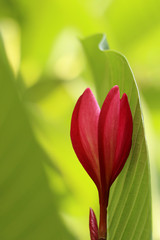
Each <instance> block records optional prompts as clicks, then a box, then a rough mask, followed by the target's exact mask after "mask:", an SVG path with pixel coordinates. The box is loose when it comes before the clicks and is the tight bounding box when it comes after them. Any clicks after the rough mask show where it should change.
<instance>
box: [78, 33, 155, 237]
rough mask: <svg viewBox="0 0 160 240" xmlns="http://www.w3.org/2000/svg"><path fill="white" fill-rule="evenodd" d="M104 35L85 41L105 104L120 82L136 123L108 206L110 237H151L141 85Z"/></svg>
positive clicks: (87, 54)
mask: <svg viewBox="0 0 160 240" xmlns="http://www.w3.org/2000/svg"><path fill="white" fill-rule="evenodd" d="M101 39H102V35H96V36H93V37H89V38H87V39H85V40H83V41H82V44H83V47H84V50H85V53H86V56H87V58H88V61H89V64H90V68H91V72H92V74H93V79H94V81H95V86H96V90H97V95H98V100H99V104H100V105H102V103H103V101H104V98H105V97H106V95H107V93H108V91H109V90H110V89H111V88H112V87H113V86H114V85H118V86H119V88H120V93H121V95H122V94H123V93H124V92H125V93H126V94H127V95H128V99H129V103H130V107H131V111H132V115H133V120H134V126H133V143H132V149H131V152H130V155H129V158H128V160H127V163H126V164H125V167H124V169H123V170H122V172H121V174H120V176H119V177H118V178H117V180H116V181H115V183H114V184H113V186H112V187H111V192H110V198H109V206H108V238H107V239H108V240H117V239H118V240H128V239H129V240H150V239H151V188H150V170H149V161H148V152H147V147H146V140H145V134H144V128H143V118H142V113H141V108H140V100H139V93H138V88H137V85H136V82H135V79H134V76H133V73H132V71H131V68H130V66H129V64H128V62H127V60H126V59H125V57H124V56H123V55H121V54H120V53H117V52H115V51H111V50H107V51H104V50H102V49H101V50H100V48H99V47H98V46H99V42H100V41H101Z"/></svg>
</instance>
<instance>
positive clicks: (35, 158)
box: [0, 39, 74, 240]
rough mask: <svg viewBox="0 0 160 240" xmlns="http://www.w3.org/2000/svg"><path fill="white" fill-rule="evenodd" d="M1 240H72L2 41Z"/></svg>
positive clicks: (44, 155)
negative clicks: (61, 215) (61, 214)
mask: <svg viewBox="0 0 160 240" xmlns="http://www.w3.org/2000/svg"><path fill="white" fill-rule="evenodd" d="M0 115H1V118H0V229H1V230H0V239H3V240H22V239H23V240H36V239H37V240H44V239H46V240H51V239H52V240H53V239H62V240H66V239H68V240H72V239H74V238H73V237H72V235H71V234H70V233H69V231H68V230H67V228H66V226H65V224H64V222H63V220H62V218H61V217H60V213H59V201H60V200H61V199H60V196H59V195H58V194H57V193H55V191H54V190H53V189H52V190H51V187H50V183H49V179H48V176H47V171H46V169H47V168H49V169H50V171H52V172H53V173H55V172H56V169H55V166H54V165H53V164H52V162H51V160H50V159H49V157H48V156H47V155H46V153H45V152H44V151H43V149H42V148H41V147H40V145H39V144H38V143H37V141H36V139H35V137H34V134H33V132H32V128H31V126H30V123H29V121H28V117H27V112H26V111H25V108H24V106H23V103H22V102H21V101H20V99H19V96H18V93H17V89H16V86H15V80H14V76H13V74H12V71H11V69H10V67H9V65H8V62H7V59H6V55H5V52H4V48H3V43H2V39H0Z"/></svg>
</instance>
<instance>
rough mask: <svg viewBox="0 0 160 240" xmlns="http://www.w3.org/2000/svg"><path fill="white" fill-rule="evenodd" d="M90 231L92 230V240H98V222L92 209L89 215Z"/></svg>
mask: <svg viewBox="0 0 160 240" xmlns="http://www.w3.org/2000/svg"><path fill="white" fill-rule="evenodd" d="M89 229H90V237H91V240H98V226H97V220H96V216H95V214H94V211H93V210H92V208H90V214H89Z"/></svg>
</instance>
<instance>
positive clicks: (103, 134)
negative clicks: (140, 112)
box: [71, 86, 133, 239]
mask: <svg viewBox="0 0 160 240" xmlns="http://www.w3.org/2000/svg"><path fill="white" fill-rule="evenodd" d="M132 131H133V120H132V114H131V110H130V106H129V103H128V98H127V95H126V94H125V93H124V94H123V96H122V98H121V99H120V93H119V87H118V86H114V87H113V88H112V89H111V90H110V91H109V93H108V95H107V97H106V99H105V101H104V103H103V105H102V109H100V108H99V106H98V103H97V101H96V99H95V97H94V95H93V93H92V92H91V90H90V89H89V88H87V89H86V90H85V91H84V93H83V94H82V95H81V96H80V98H79V99H78V101H77V104H76V106H75V108H74V111H73V115H72V121H71V141H72V145H73V148H74V150H75V153H76V155H77V157H78V159H79V161H80V162H81V164H82V165H83V167H84V169H85V170H86V171H87V173H88V174H89V176H90V177H91V178H92V180H93V181H94V183H95V184H96V186H97V188H98V192H99V201H100V225H99V239H100V238H102V239H105V237H106V236H105V235H106V208H107V206H108V198H109V189H110V187H111V185H112V183H113V182H114V180H115V179H116V177H117V176H118V175H119V173H120V172H121V170H122V168H123V166H124V164H125V162H126V160H127V158H128V155H129V153H130V149H131V144H132Z"/></svg>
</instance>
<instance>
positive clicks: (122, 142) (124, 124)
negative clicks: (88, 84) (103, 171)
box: [111, 93, 133, 182]
mask: <svg viewBox="0 0 160 240" xmlns="http://www.w3.org/2000/svg"><path fill="white" fill-rule="evenodd" d="M132 132H133V120H132V114H131V110H130V106H129V103H128V98H127V95H126V94H125V93H124V94H123V97H122V99H121V101H120V118H119V128H118V136H117V149H116V157H115V161H114V168H113V173H112V180H111V181H112V182H113V181H114V180H115V179H116V177H117V176H118V174H119V173H120V172H121V170H122V168H123V166H124V164H125V162H126V160H127V158H128V155H129V153H130V149H131V144H132Z"/></svg>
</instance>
